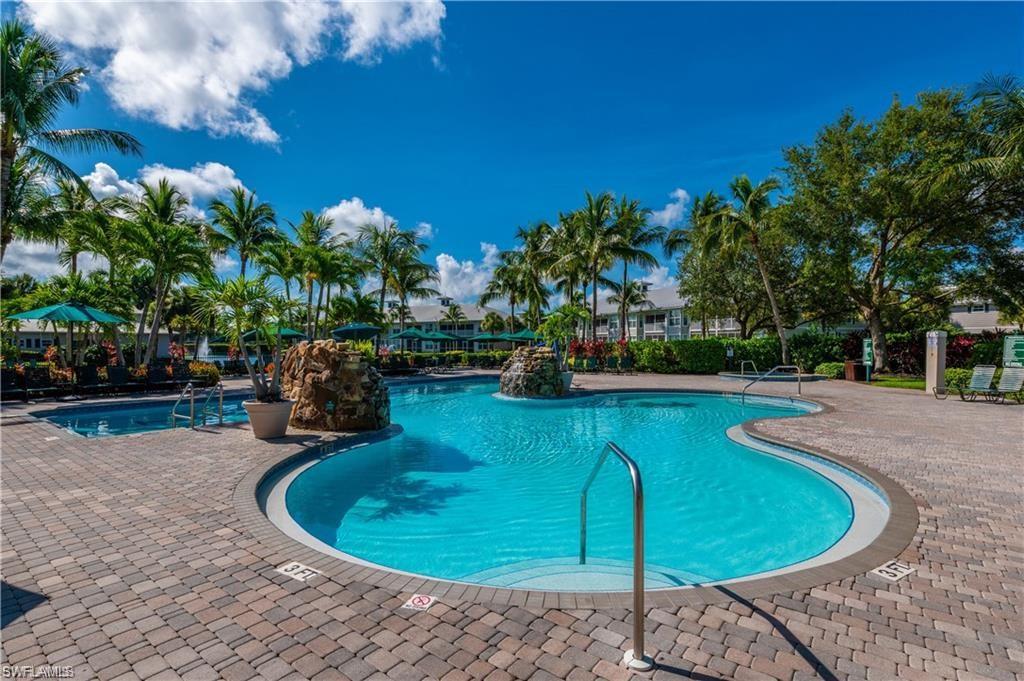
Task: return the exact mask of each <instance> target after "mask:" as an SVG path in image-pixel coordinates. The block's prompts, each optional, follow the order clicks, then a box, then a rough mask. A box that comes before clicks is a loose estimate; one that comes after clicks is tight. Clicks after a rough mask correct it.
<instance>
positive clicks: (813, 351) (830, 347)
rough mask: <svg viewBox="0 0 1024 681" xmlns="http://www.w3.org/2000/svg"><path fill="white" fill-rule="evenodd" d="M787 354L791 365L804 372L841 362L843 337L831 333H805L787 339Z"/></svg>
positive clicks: (842, 357)
mask: <svg viewBox="0 0 1024 681" xmlns="http://www.w3.org/2000/svg"><path fill="white" fill-rule="evenodd" d="M789 352H790V355H791V359H792V360H793V363H794V364H796V365H798V366H800V367H802V368H803V369H804V370H808V369H811V368H812V367H817V366H818V365H819V364H825V363H831V362H842V361H843V359H844V354H843V337H842V336H837V335H836V334H833V333H821V332H818V331H805V332H803V333H798V334H796V335H795V336H793V337H792V338H790V339H789Z"/></svg>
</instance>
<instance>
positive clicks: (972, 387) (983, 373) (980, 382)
mask: <svg viewBox="0 0 1024 681" xmlns="http://www.w3.org/2000/svg"><path fill="white" fill-rule="evenodd" d="M995 373H996V368H995V367H994V366H992V365H991V364H979V365H978V366H976V367H974V373H972V374H971V382H970V383H968V384H967V387H966V388H954V390H956V391H957V392H958V393H959V394H960V399H961V400H963V401H964V402H973V401H974V400H976V399H977V398H978V395H981V396H982V397H985V398H986V399H988V398H989V396H990V395H991V394H992V377H993V376H994V375H995ZM932 392H933V393H935V399H938V400H944V399H946V398H947V397H949V392H948V390H947V391H946V392H939V389H938V388H937V387H936V388H932Z"/></svg>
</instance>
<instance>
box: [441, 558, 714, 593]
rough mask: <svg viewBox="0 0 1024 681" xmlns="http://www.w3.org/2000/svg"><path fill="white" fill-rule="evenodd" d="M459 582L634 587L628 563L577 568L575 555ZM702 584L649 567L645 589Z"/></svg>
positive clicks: (568, 587)
mask: <svg viewBox="0 0 1024 681" xmlns="http://www.w3.org/2000/svg"><path fill="white" fill-rule="evenodd" d="M461 579H462V580H465V581H467V582H473V583H476V584H486V585H488V586H498V587H505V588H512V589H540V590H556V591H628V590H630V589H632V588H633V568H632V565H631V564H630V563H629V562H628V561H623V560H610V559H605V558H591V559H590V560H589V561H588V562H587V564H585V565H580V562H579V557H578V556H565V557H559V558H543V559H536V560H524V561H518V562H515V563H509V564H507V565H502V566H500V567H496V568H489V569H487V570H481V571H479V572H474V573H472V574H468V575H464V576H463V577H462V578H461ZM700 581H703V580H702V579H701V578H699V577H697V576H696V575H690V574H687V573H685V572H682V571H680V570H673V569H670V568H664V567H662V566H656V565H648V566H647V570H646V572H645V574H644V582H645V587H646V588H647V589H668V588H673V587H680V586H688V585H690V584H694V583H699V582H700Z"/></svg>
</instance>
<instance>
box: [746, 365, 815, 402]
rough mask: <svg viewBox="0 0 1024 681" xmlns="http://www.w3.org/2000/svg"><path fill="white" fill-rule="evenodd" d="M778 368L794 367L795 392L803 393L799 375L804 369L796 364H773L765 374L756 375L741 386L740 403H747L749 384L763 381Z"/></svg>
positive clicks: (791, 399)
mask: <svg viewBox="0 0 1024 681" xmlns="http://www.w3.org/2000/svg"><path fill="white" fill-rule="evenodd" d="M779 369H796V394H797V395H802V394H803V390H802V388H803V386H802V383H801V380H800V376H801V375H802V374H803V372H804V370H803V369H801V368H800V367H798V366H797V365H796V364H779V365H777V366H774V367H772V368H771V369H769V370H768V372H767V373H766V374H765V375H763V376H758V377H757V378H755V379H754V380H753V381H751V382H750V383H747V384H746V385H745V386H743V392H742V393H740V403H741V404H743V405H746V403H747V388H749V387H750V386H752V385H754V384H755V383H757V382H758V381H763V380H764V379H766V378H768V377H769V376H771V375H772V374H774V373H775V372H776V371H778V370H779ZM755 370H756V367H755ZM790 401H791V402H792V401H793V398H790Z"/></svg>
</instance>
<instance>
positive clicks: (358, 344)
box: [352, 340, 377, 364]
mask: <svg viewBox="0 0 1024 681" xmlns="http://www.w3.org/2000/svg"><path fill="white" fill-rule="evenodd" d="M352 349H353V350H356V351H358V352H359V354H361V355H362V356H363V357H364V358H365V359H366V361H367V362H369V363H370V364H373V363H374V361H376V359H377V351H376V350H374V348H373V341H370V340H364V341H352Z"/></svg>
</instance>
